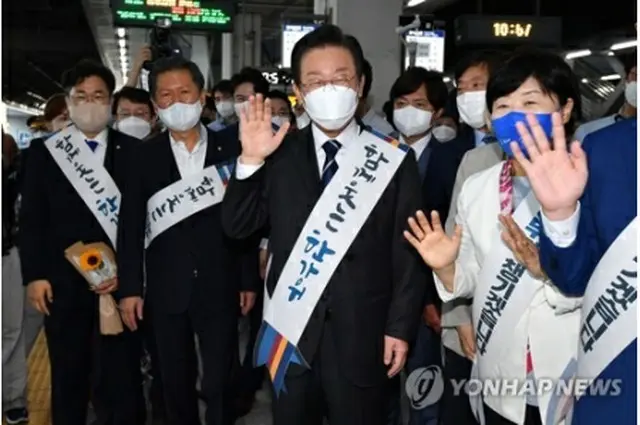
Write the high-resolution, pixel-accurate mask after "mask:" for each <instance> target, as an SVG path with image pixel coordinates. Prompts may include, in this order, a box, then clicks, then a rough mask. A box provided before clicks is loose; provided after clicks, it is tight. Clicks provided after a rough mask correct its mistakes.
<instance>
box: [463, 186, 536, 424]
mask: <svg viewBox="0 0 640 425" xmlns="http://www.w3.org/2000/svg"><path fill="white" fill-rule="evenodd" d="M539 211H540V204H539V203H538V200H537V199H536V197H535V194H534V193H533V191H531V192H530V193H529V195H528V196H527V197H526V198H525V199H524V200H523V201H522V202H521V203H520V205H518V208H517V209H516V211H515V212H514V214H513V219H514V221H515V222H516V223H517V224H518V226H520V228H521V229H523V230H524V232H525V234H526V235H527V237H528V238H529V239H530V240H531V241H532V242H534V243H535V244H536V245H537V244H538V241H539V238H540V231H541V228H542V224H541V222H540V215H539V214H538V212H539ZM495 237H496V239H497V241H496V243H494V245H493V248H492V249H491V252H490V253H489V255H488V256H487V258H486V260H485V264H484V267H483V268H482V270H481V271H480V277H479V279H478V282H479V285H478V287H477V288H476V295H475V296H474V297H473V308H472V310H473V323H474V331H475V335H476V361H475V362H474V365H473V369H472V377H475V378H480V379H482V378H483V375H484V374H483V372H482V369H483V364H484V363H492V362H497V361H499V359H497V357H496V356H499V355H500V352H501V351H502V350H503V349H504V346H505V345H504V344H505V341H508V340H509V339H510V338H511V336H512V335H513V329H514V325H515V324H516V323H518V321H519V320H520V318H521V317H522V315H523V314H524V312H525V311H527V308H528V307H529V305H531V301H532V300H533V297H534V295H535V293H536V292H537V291H538V289H539V288H540V287H541V285H542V282H540V281H537V280H536V279H534V278H533V277H532V276H531V275H530V274H529V272H528V271H527V270H526V268H525V267H524V266H523V265H521V264H520V263H518V261H517V260H516V259H515V256H514V254H513V252H511V250H510V249H509V247H508V246H507V245H505V243H504V242H502V239H501V238H500V235H499V230H498V229H497V230H496V236H495ZM485 282H486V283H485ZM523 361H524V358H523ZM485 367H486V366H485ZM470 402H471V408H472V410H473V412H474V415H475V416H476V419H477V420H478V421H479V423H480V424H481V425H484V415H483V414H482V413H483V412H482V409H483V400H482V396H481V394H478V395H476V394H472V395H470Z"/></svg>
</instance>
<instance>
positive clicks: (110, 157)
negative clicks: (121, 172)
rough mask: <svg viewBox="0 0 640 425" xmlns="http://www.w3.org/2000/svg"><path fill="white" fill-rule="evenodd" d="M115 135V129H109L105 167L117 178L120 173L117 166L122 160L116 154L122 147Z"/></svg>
mask: <svg viewBox="0 0 640 425" xmlns="http://www.w3.org/2000/svg"><path fill="white" fill-rule="evenodd" d="M114 136H115V133H114V132H113V130H111V129H109V130H107V146H106V151H105V155H104V168H105V169H106V170H107V172H108V173H109V174H110V175H111V177H112V178H113V179H114V180H116V176H117V175H118V172H117V170H116V167H117V166H118V164H119V163H120V161H118V160H117V158H116V155H117V154H118V153H119V152H120V150H121V149H120V142H119V141H118V139H117V138H116V137H114Z"/></svg>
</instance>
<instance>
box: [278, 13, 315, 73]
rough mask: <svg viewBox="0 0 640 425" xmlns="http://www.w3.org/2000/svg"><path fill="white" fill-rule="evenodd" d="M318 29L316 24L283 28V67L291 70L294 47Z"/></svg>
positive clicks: (285, 26)
mask: <svg viewBox="0 0 640 425" xmlns="http://www.w3.org/2000/svg"><path fill="white" fill-rule="evenodd" d="M317 27H318V25H316V24H305V25H288V24H287V25H284V26H283V27H282V67H283V68H291V53H292V52H293V46H295V45H296V43H297V42H298V41H299V40H300V39H301V38H302V37H304V36H305V35H307V34H309V33H310V32H311V31H313V30H315V29H316V28H317Z"/></svg>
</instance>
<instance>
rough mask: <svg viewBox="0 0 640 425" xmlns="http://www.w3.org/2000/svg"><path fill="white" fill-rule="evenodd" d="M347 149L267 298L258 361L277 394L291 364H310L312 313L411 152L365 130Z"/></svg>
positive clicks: (257, 350)
mask: <svg viewBox="0 0 640 425" xmlns="http://www.w3.org/2000/svg"><path fill="white" fill-rule="evenodd" d="M343 149H345V150H346V152H345V156H344V161H341V164H340V167H339V168H338V171H337V173H336V174H335V176H334V177H333V179H332V180H331V182H330V183H329V185H328V186H327V187H326V188H325V190H324V192H323V194H322V196H321V197H320V199H319V200H318V201H317V203H316V205H315V207H314V208H313V211H312V212H311V214H310V216H309V218H308V219H307V222H306V224H305V226H304V228H303V229H302V232H301V233H300V235H299V236H298V240H297V241H296V243H295V245H294V246H293V249H292V250H291V253H290V255H289V258H288V260H287V262H286V263H285V265H284V268H283V270H282V273H281V274H280V277H279V279H278V282H277V285H276V287H275V290H274V293H273V296H272V297H271V300H269V298H268V296H266V297H265V302H266V303H267V305H266V306H265V314H264V320H263V324H262V328H261V329H260V333H259V335H258V340H257V344H256V348H255V351H254V361H255V363H256V365H263V364H266V365H267V368H268V369H269V374H270V376H271V380H272V382H273V385H274V388H275V390H276V394H279V393H280V391H281V390H282V389H283V383H284V376H285V374H286V371H287V369H288V367H289V364H290V363H291V362H293V363H297V364H305V365H306V363H305V361H304V359H303V358H302V356H301V355H300V353H299V351H298V348H297V345H298V341H299V340H300V337H301V336H302V333H303V332H304V330H305V328H306V326H307V323H308V321H309V318H310V316H311V313H312V312H313V310H314V309H315V307H316V304H317V303H318V300H319V299H320V296H321V295H322V293H323V292H324V290H325V288H326V287H327V285H328V283H329V280H330V279H331V277H332V276H333V273H334V272H335V270H336V268H337V267H338V265H339V264H340V262H341V261H342V258H343V257H344V255H345V254H346V252H347V250H348V249H349V247H350V246H351V244H352V243H353V241H354V239H355V238H356V236H357V235H358V233H359V232H360V229H361V228H362V226H363V225H364V223H365V221H366V219H367V218H368V217H369V215H370V214H371V211H372V210H373V208H374V206H375V205H376V204H377V202H378V200H379V199H380V197H381V196H382V193H383V192H384V190H385V189H386V188H387V186H388V184H389V182H390V181H391V179H392V178H393V176H394V175H395V173H396V171H397V170H398V167H399V166H400V164H401V163H402V161H403V159H404V157H405V155H406V152H407V147H406V146H403V145H400V143H399V142H398V141H396V140H393V139H390V138H388V137H386V136H384V135H381V134H379V133H375V134H374V133H373V132H370V131H366V130H364V131H362V132H361V133H360V135H359V136H358V139H357V140H352V141H350V143H349V144H348V145H346V146H345V147H344V148H343ZM354 171H355V172H354Z"/></svg>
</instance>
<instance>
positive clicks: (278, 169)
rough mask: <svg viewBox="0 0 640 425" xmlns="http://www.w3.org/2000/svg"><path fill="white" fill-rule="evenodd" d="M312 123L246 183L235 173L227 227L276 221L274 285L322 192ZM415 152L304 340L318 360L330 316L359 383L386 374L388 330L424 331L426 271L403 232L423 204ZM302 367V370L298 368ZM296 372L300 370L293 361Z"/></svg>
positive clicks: (405, 334) (398, 334) (235, 231)
mask: <svg viewBox="0 0 640 425" xmlns="http://www.w3.org/2000/svg"><path fill="white" fill-rule="evenodd" d="M318 174H319V173H318V161H317V157H316V152H315V145H314V141H313V136H312V131H311V126H309V127H308V128H306V129H303V130H300V131H295V132H293V133H290V134H289V135H287V137H286V138H285V140H284V141H283V143H282V145H281V146H280V147H279V148H278V150H277V151H276V152H275V153H274V154H273V155H272V156H271V157H270V158H268V159H267V161H266V164H265V165H264V166H263V167H262V168H260V170H258V171H257V172H256V173H255V174H253V175H252V176H251V177H249V178H248V179H245V180H237V179H236V178H235V177H234V178H232V180H231V182H230V184H229V188H228V190H227V194H226V197H225V199H224V202H223V211H222V214H223V226H224V229H225V231H227V233H228V234H229V235H230V236H232V237H235V238H243V237H246V236H248V235H251V234H253V233H254V232H257V231H259V230H261V229H262V228H263V227H264V226H265V225H266V224H269V225H270V229H271V235H270V243H269V250H270V252H271V253H272V254H273V260H272V264H271V270H270V273H269V277H268V280H267V289H268V291H269V293H271V294H273V291H274V289H275V286H276V283H277V281H278V278H279V277H280V273H281V272H282V269H283V267H284V265H285V262H286V261H287V259H288V257H289V253H290V252H291V249H292V248H293V245H294V243H295V242H296V240H297V238H298V236H299V235H300V232H301V231H302V228H303V226H304V224H305V223H306V221H307V218H308V217H309V214H310V213H311V210H312V209H313V207H314V205H315V204H316V202H317V200H318V199H319V197H320V194H321V183H320V177H319V175H318ZM420 197H421V196H420V186H419V177H418V170H417V166H416V161H415V157H414V155H413V153H412V152H410V153H409V154H408V155H407V157H406V158H405V160H404V161H403V163H402V165H401V166H400V168H399V169H398V171H397V173H396V175H395V176H394V177H393V179H392V180H391V182H390V183H389V186H388V187H387V189H386V190H385V192H384V193H383V195H382V197H381V198H380V200H379V201H378V203H377V205H376V207H375V208H374V209H373V211H372V213H371V215H370V216H369V218H368V219H367V221H366V222H365V224H364V226H363V227H362V229H361V230H360V232H359V234H358V235H357V236H356V239H355V240H354V242H353V244H352V245H351V247H350V249H349V250H348V252H347V253H346V255H345V256H344V258H343V260H342V262H341V263H340V265H339V266H338V268H337V270H336V272H335V273H334V275H333V277H332V278H331V280H330V282H329V285H328V287H327V290H326V291H325V293H324V294H323V296H322V299H321V300H320V301H319V303H318V305H317V306H316V308H315V311H314V313H313V314H312V316H311V318H310V320H309V323H308V324H307V327H306V329H305V332H304V334H303V336H302V338H301V341H300V342H299V344H298V347H299V348H300V350H301V352H302V355H303V357H304V358H305V359H306V360H307V361H308V362H312V361H313V357H314V354H315V352H316V350H317V347H318V342H319V340H320V337H321V334H322V329H323V325H324V322H325V319H326V318H327V312H329V313H330V320H331V321H332V323H333V325H332V329H333V332H334V338H335V345H336V348H337V357H338V358H337V360H336V361H338V362H340V363H341V365H342V368H341V369H342V371H343V372H344V373H345V375H346V376H347V377H348V378H349V379H350V380H352V381H353V382H354V383H356V384H357V385H373V384H377V383H380V382H382V381H383V380H385V379H387V378H386V368H385V366H384V364H383V347H384V345H383V342H384V335H390V336H392V337H395V338H399V339H402V340H404V341H408V342H410V341H411V340H412V339H413V338H414V337H415V335H416V329H417V325H418V323H419V319H420V311H421V308H422V304H421V300H422V297H423V292H424V281H425V276H424V268H423V267H421V266H420V264H419V262H418V260H417V258H416V256H415V252H414V251H413V248H412V247H411V246H410V245H409V244H408V243H407V242H405V240H404V239H403V236H402V232H403V231H404V230H405V228H406V226H407V225H406V222H407V217H408V216H409V215H411V214H414V213H415V211H416V209H417V208H419V206H420ZM296 369H298V370H297V371H296ZM290 371H291V373H294V374H295V373H298V372H299V371H300V368H299V367H298V366H292V367H291V369H290Z"/></svg>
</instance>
